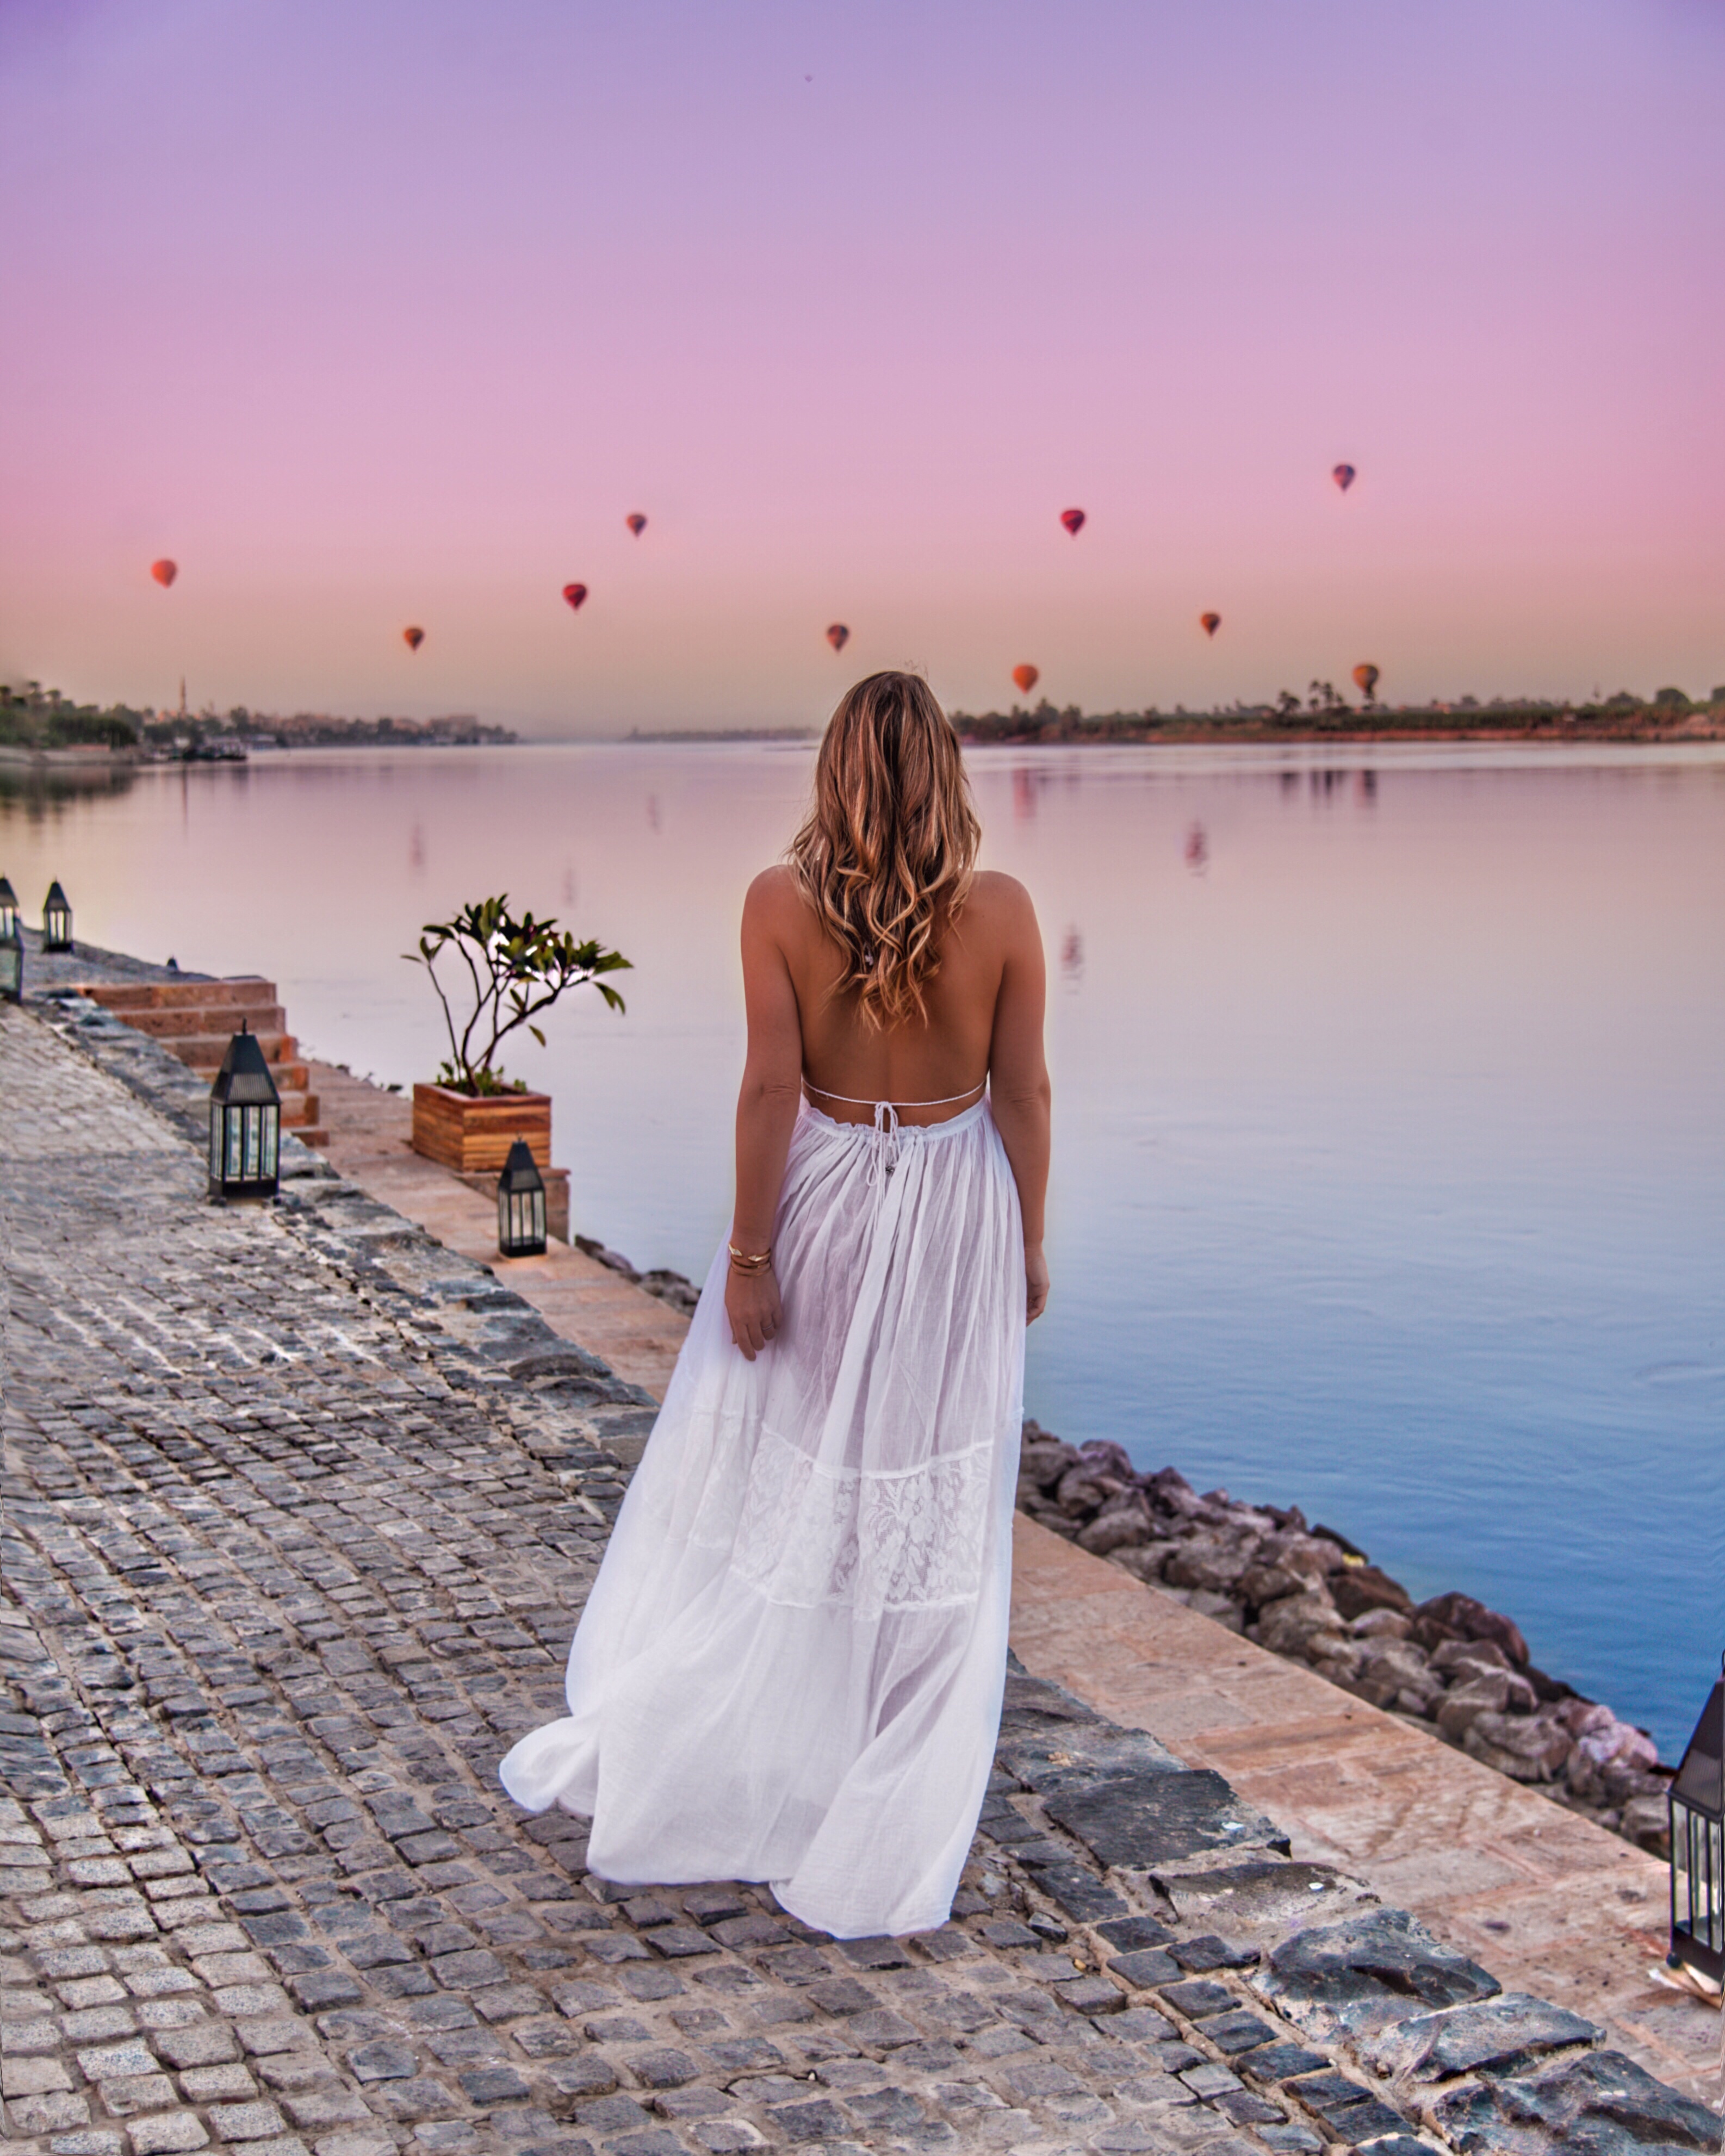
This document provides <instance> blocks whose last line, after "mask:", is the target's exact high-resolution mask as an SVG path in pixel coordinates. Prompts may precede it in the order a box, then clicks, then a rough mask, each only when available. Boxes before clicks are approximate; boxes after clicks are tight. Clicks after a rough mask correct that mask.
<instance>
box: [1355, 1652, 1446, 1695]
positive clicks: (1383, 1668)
mask: <svg viewBox="0 0 1725 2156" xmlns="http://www.w3.org/2000/svg"><path fill="white" fill-rule="evenodd" d="M1358 1674H1359V1676H1360V1678H1361V1680H1362V1681H1363V1682H1365V1683H1368V1684H1374V1685H1382V1686H1386V1687H1387V1688H1388V1691H1389V1698H1387V1699H1384V1700H1383V1701H1380V1702H1379V1704H1380V1705H1381V1706H1384V1707H1388V1706H1389V1703H1390V1700H1393V1699H1394V1698H1395V1697H1397V1695H1398V1694H1399V1693H1402V1692H1412V1693H1413V1694H1414V1696H1415V1697H1417V1698H1420V1699H1422V1700H1423V1699H1430V1698H1431V1697H1434V1696H1435V1694H1436V1692H1437V1691H1438V1690H1439V1689H1440V1687H1439V1686H1438V1684H1437V1681H1436V1680H1435V1678H1434V1677H1433V1676H1432V1674H1431V1671H1430V1669H1429V1668H1428V1666H1427V1665H1426V1661H1425V1655H1422V1654H1421V1653H1420V1650H1419V1649H1418V1648H1417V1647H1416V1646H1414V1645H1413V1643H1412V1642H1411V1641H1410V1640H1365V1641H1363V1642H1362V1643H1361V1646H1360V1659H1359V1671H1358ZM1422 1711H1423V1710H1422Z"/></svg>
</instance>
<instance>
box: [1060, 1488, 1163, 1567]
mask: <svg viewBox="0 0 1725 2156" xmlns="http://www.w3.org/2000/svg"><path fill="white" fill-rule="evenodd" d="M1153 1532H1154V1530H1153V1526H1152V1522H1151V1517H1150V1507H1149V1506H1148V1505H1147V1504H1146V1502H1145V1501H1144V1498H1143V1496H1142V1492H1141V1491H1137V1490H1133V1491H1128V1492H1127V1494H1126V1495H1125V1496H1121V1497H1111V1498H1110V1499H1109V1501H1108V1502H1107V1503H1106V1505H1104V1506H1103V1507H1102V1509H1101V1512H1098V1513H1097V1514H1096V1517H1095V1519H1093V1520H1092V1521H1091V1523H1090V1525H1089V1526H1088V1527H1081V1528H1080V1529H1079V1530H1078V1535H1077V1542H1078V1547H1079V1548H1080V1549H1086V1550H1088V1551H1089V1552H1090V1553H1091V1556H1092V1557H1107V1556H1109V1555H1110V1554H1111V1553H1112V1552H1113V1551H1115V1550H1117V1549H1125V1548H1129V1547H1130V1546H1131V1545H1132V1544H1134V1543H1142V1542H1143V1541H1144V1540H1145V1539H1146V1537H1147V1536H1149V1535H1150V1534H1151V1533H1153Z"/></svg>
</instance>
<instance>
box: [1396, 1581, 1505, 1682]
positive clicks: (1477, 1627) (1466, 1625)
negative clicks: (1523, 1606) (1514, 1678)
mask: <svg viewBox="0 0 1725 2156" xmlns="http://www.w3.org/2000/svg"><path fill="white" fill-rule="evenodd" d="M1414 1614H1415V1615H1416V1617H1419V1618H1421V1619H1424V1620H1425V1622H1426V1623H1427V1624H1428V1625H1440V1626H1442V1627H1443V1629H1444V1631H1445V1633H1446V1634H1447V1635H1448V1636H1449V1637H1450V1638H1451V1639H1456V1640H1494V1641H1495V1642H1496V1643H1497V1645H1498V1646H1500V1647H1502V1650H1503V1651H1504V1653H1505V1654H1506V1655H1507V1656H1508V1657H1509V1659H1510V1661H1512V1662H1513V1663H1514V1664H1515V1666H1517V1669H1525V1668H1526V1667H1527V1662H1528V1660H1529V1657H1528V1654H1527V1641H1526V1640H1524V1639H1523V1638H1522V1635H1521V1630H1520V1628H1519V1626H1517V1625H1516V1623H1515V1622H1514V1620H1512V1619H1511V1618H1508V1617H1504V1616H1501V1615H1500V1614H1498V1612H1497V1610H1495V1609H1486V1605H1485V1604H1484V1603H1483V1602H1476V1601H1475V1600H1474V1599H1473V1597H1472V1596H1471V1594H1436V1595H1434V1596H1433V1597H1432V1599H1430V1601H1429V1602H1422V1603H1421V1604H1420V1607H1419V1609H1417V1610H1416V1611H1415V1613H1414ZM1414 1636H1415V1637H1416V1638H1418V1637H1419V1635H1418V1632H1417V1630H1416V1632H1415V1635H1414ZM1420 1645H1422V1646H1423V1645H1425V1641H1424V1640H1421V1641H1420Z"/></svg>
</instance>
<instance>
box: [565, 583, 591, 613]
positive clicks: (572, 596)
mask: <svg viewBox="0 0 1725 2156" xmlns="http://www.w3.org/2000/svg"><path fill="white" fill-rule="evenodd" d="M563 597H564V598H565V600H566V601H567V603H568V606H569V608H570V610H571V612H572V613H579V612H580V611H581V608H582V606H583V603H584V602H585V600H586V598H587V586H586V585H585V584H565V585H564V586H563Z"/></svg>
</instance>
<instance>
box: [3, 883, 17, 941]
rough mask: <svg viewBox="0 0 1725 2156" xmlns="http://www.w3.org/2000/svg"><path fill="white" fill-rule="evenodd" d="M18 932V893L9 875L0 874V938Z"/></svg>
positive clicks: (14, 934)
mask: <svg viewBox="0 0 1725 2156" xmlns="http://www.w3.org/2000/svg"><path fill="white" fill-rule="evenodd" d="M17 933H18V893H17V892H16V891H14V890H13V887H12V878H11V877H10V876H0V939H3V938H5V937H8V936H16V935H17Z"/></svg>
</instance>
